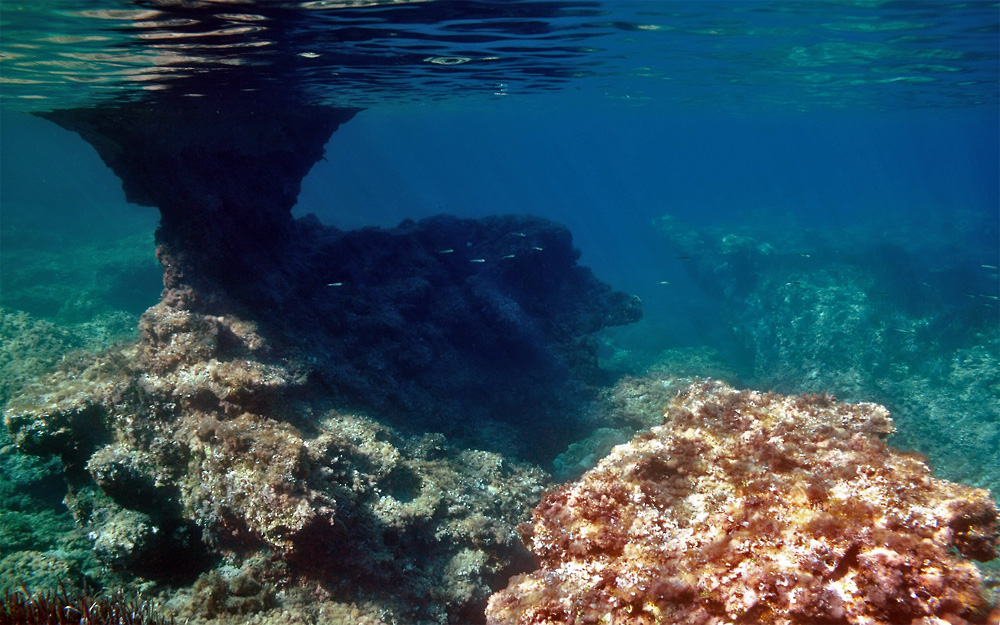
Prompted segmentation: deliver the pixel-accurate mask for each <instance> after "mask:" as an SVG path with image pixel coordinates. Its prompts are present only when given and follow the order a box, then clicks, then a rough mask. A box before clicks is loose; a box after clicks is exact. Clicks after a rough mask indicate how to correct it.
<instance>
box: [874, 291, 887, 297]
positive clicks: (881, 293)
mask: <svg viewBox="0 0 1000 625" xmlns="http://www.w3.org/2000/svg"><path fill="white" fill-rule="evenodd" d="M888 294H889V291H875V295H881V296H883V297H884V296H886V295H888Z"/></svg>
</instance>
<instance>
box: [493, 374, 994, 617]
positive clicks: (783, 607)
mask: <svg viewBox="0 0 1000 625" xmlns="http://www.w3.org/2000/svg"><path fill="white" fill-rule="evenodd" d="M892 428H893V426H892V422H891V420H890V418H889V414H888V412H887V411H886V410H885V409H884V408H882V407H881V406H879V405H876V404H866V403H860V404H845V403H838V402H836V401H835V400H834V399H833V398H832V397H831V396H828V395H803V396H781V395H776V394H765V393H758V392H754V391H737V390H734V389H733V388H731V387H729V386H727V385H725V384H723V383H720V382H713V381H710V380H706V381H704V382H700V383H696V384H693V385H691V386H690V387H689V388H688V389H686V390H685V391H683V392H682V393H681V394H680V395H678V397H677V399H676V400H675V401H674V403H673V404H671V406H670V408H669V409H668V411H667V414H666V417H665V421H664V424H663V425H661V426H657V427H654V428H652V429H651V430H649V431H648V432H645V433H642V434H640V435H638V436H637V437H636V438H635V439H634V440H633V441H632V442H630V443H628V444H625V445H621V446H618V447H616V448H615V449H614V450H613V451H612V453H611V454H610V455H609V456H608V457H606V458H605V459H604V460H602V461H601V462H600V464H599V465H598V466H597V467H596V468H595V469H593V470H591V471H590V472H588V473H587V474H585V475H584V476H583V478H581V479H580V480H579V481H578V482H575V483H571V484H568V485H565V486H563V487H560V488H558V489H556V490H555V491H553V492H550V493H548V494H546V495H545V497H544V498H543V500H542V502H541V504H540V505H539V506H538V507H537V508H536V509H535V511H534V514H533V522H532V523H531V524H530V525H527V524H526V525H525V526H524V527H523V529H522V532H523V536H524V539H525V542H526V544H527V545H528V546H529V547H530V548H531V550H532V551H533V552H534V553H535V555H536V556H537V557H538V559H539V562H540V564H541V568H540V569H538V570H537V571H535V572H533V573H529V574H524V575H519V576H516V577H514V578H513V579H512V580H511V582H510V584H509V586H508V587H507V588H506V589H505V590H503V591H500V592H499V593H497V594H495V595H493V597H491V598H490V602H489V607H488V609H487V616H488V622H489V623H490V624H491V625H501V624H512V625H513V624H518V625H533V624H538V625H541V624H555V623H646V624H652V623H671V624H681V623H690V624H694V623H698V624H708V623H715V624H718V625H721V624H724V623H774V624H782V623H785V624H793V623H794V624H801V623H830V624H843V625H848V624H850V625H854V624H877V623H920V624H922V625H932V624H937V625H942V624H943V623H946V622H947V623H956V622H966V621H967V622H973V623H985V622H987V618H988V612H989V609H990V608H989V606H988V604H987V602H986V600H985V599H984V597H983V588H982V580H981V576H980V573H979V572H978V570H977V569H976V567H975V566H974V565H973V564H972V563H971V562H970V561H969V560H970V559H975V560H990V559H992V558H995V557H996V556H997V548H998V534H1000V527H998V522H997V509H996V507H995V504H994V503H993V502H992V500H991V499H990V497H989V493H988V492H987V491H984V490H979V489H974V488H969V487H966V486H962V485H959V484H955V483H951V482H946V481H943V480H939V479H935V478H933V477H931V475H930V471H929V470H928V468H927V466H926V465H925V464H924V463H923V462H922V461H921V460H919V459H918V458H916V457H914V456H912V455H908V454H903V453H899V452H896V451H894V450H892V449H891V448H889V447H888V446H887V445H886V444H885V443H884V441H883V437H884V436H885V435H887V434H888V433H889V432H891V431H892ZM963 619H964V620H963Z"/></svg>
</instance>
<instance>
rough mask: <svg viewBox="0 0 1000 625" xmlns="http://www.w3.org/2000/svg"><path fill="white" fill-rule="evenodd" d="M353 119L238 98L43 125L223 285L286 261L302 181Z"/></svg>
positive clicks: (80, 115) (179, 102) (73, 113)
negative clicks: (70, 143)
mask: <svg viewBox="0 0 1000 625" xmlns="http://www.w3.org/2000/svg"><path fill="white" fill-rule="evenodd" d="M357 112H358V109H353V108H343V109H337V108H330V107H323V106H305V105H302V104H301V103H296V102H292V101H290V100H286V99H283V98H275V97H273V96H272V97H265V96H254V95H250V94H241V96H230V97H221V96H219V97H211V98H175V99H166V100H156V101H155V102H154V103H147V102H124V103H116V104H110V105H106V106H98V107H93V108H79V109H66V110H56V111H51V112H46V113H39V115H40V116H41V117H44V118H46V119H48V120H51V121H53V122H55V123H56V124H59V125H60V126H62V127H63V128H66V129H68V130H72V131H74V132H77V133H79V134H80V136H81V137H83V139H84V140H86V141H87V142H88V143H90V144H91V145H92V146H94V148H95V149H96V150H97V153H98V154H99V155H100V157H101V159H102V160H103V161H104V162H105V164H107V165H108V167H110V168H111V169H112V170H113V171H114V172H115V174H116V175H117V176H118V177H119V178H121V180H122V188H123V190H124V191H125V197H126V199H127V200H128V201H130V202H134V203H136V204H142V205H146V206H155V207H157V208H159V209H160V215H161V220H160V229H159V231H158V232H157V242H158V244H160V245H161V246H167V247H169V248H171V249H172V250H175V254H183V255H184V258H185V259H186V260H187V261H188V262H189V263H191V265H192V266H191V267H190V268H189V271H193V272H194V275H197V276H199V277H200V279H202V280H204V279H206V278H209V279H215V280H219V281H220V282H221V283H222V284H223V285H225V284H226V283H229V282H233V281H238V280H245V279H246V277H247V273H248V272H253V271H255V270H259V269H260V268H261V265H262V264H263V266H265V267H266V266H268V265H270V264H273V263H275V262H276V261H277V260H278V257H280V255H281V254H282V253H283V252H284V251H285V247H284V246H285V245H287V244H288V237H289V235H290V234H291V232H292V222H293V220H292V217H291V214H290V211H291V208H292V206H294V204H295V200H296V198H297V197H298V194H299V185H300V183H301V181H302V178H303V177H304V176H305V175H306V174H307V173H308V172H309V169H310V168H311V167H312V166H313V164H315V163H316V161H318V160H319V159H320V158H322V156H323V148H324V146H325V145H326V142H327V141H328V140H329V139H330V135H331V134H333V132H334V131H335V130H336V129H337V127H338V126H340V124H343V123H345V122H347V121H348V120H350V119H351V118H352V117H354V115H355V114H356V113H357ZM194 275H191V276H189V277H192V278H193V277H194Z"/></svg>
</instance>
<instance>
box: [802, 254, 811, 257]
mask: <svg viewBox="0 0 1000 625" xmlns="http://www.w3.org/2000/svg"><path fill="white" fill-rule="evenodd" d="M799 256H801V257H802V258H812V254H799Z"/></svg>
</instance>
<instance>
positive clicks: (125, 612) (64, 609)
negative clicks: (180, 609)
mask: <svg viewBox="0 0 1000 625" xmlns="http://www.w3.org/2000/svg"><path fill="white" fill-rule="evenodd" d="M80 623H86V624H87V625H173V623H174V620H173V619H166V618H162V617H160V616H158V615H157V614H156V612H155V610H154V609H153V607H152V606H151V605H150V604H148V603H146V602H144V601H139V600H137V599H135V598H134V597H128V596H126V595H125V594H124V593H122V592H113V593H111V594H110V595H98V596H95V597H92V596H90V595H89V594H87V593H86V592H82V593H79V594H70V593H69V592H68V591H67V590H66V588H65V587H61V588H60V589H59V590H58V591H51V592H45V593H37V594H30V593H29V592H28V591H27V590H21V591H20V592H10V591H5V592H4V594H3V595H2V596H0V625H79V624H80Z"/></svg>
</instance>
